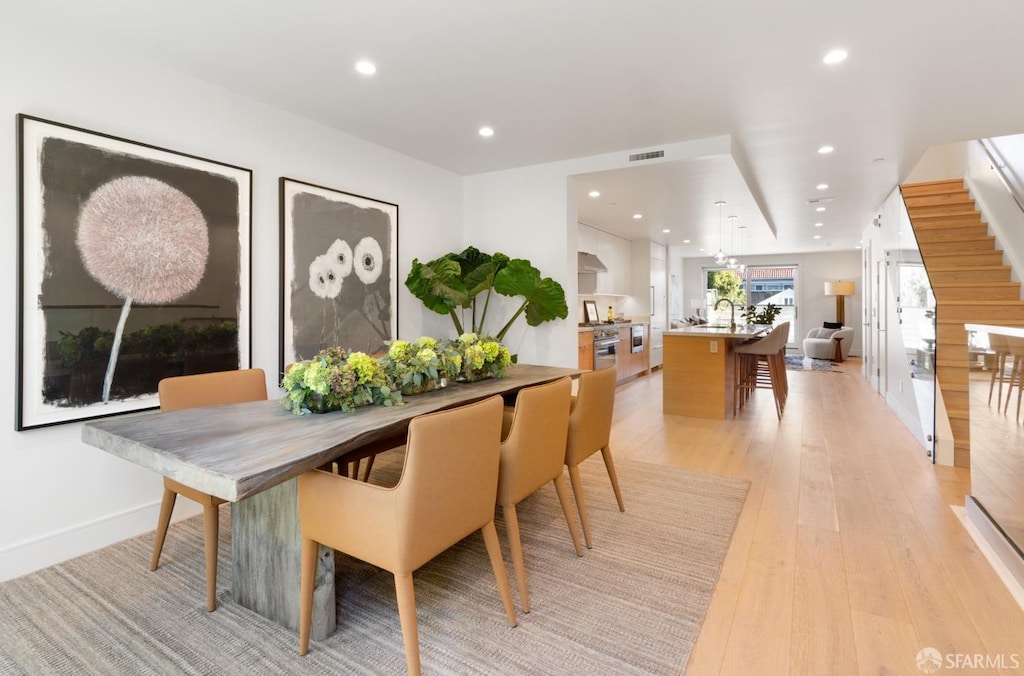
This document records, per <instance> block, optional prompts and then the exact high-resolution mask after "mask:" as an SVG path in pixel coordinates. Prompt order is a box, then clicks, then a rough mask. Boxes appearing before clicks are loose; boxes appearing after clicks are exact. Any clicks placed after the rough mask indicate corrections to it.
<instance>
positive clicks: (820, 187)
mask: <svg viewBox="0 0 1024 676" xmlns="http://www.w3.org/2000/svg"><path fill="white" fill-rule="evenodd" d="M814 187H815V188H817V189H818V190H828V183H819V184H818V185H816V186H814Z"/></svg>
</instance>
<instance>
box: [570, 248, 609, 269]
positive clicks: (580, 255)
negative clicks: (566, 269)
mask: <svg viewBox="0 0 1024 676" xmlns="http://www.w3.org/2000/svg"><path fill="white" fill-rule="evenodd" d="M576 255H577V259H576V272H608V267H607V266H606V265H605V264H604V263H602V262H601V259H600V258H598V257H597V256H595V255H594V254H592V253H587V252H586V251H577V252H576Z"/></svg>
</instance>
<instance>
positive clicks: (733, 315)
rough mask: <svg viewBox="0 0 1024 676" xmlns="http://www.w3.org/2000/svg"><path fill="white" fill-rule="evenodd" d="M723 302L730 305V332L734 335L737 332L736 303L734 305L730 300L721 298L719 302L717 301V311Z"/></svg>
mask: <svg viewBox="0 0 1024 676" xmlns="http://www.w3.org/2000/svg"><path fill="white" fill-rule="evenodd" d="M723 302H725V303H728V304H729V330H730V331H732V332H733V333H735V332H736V303H733V302H732V301H731V300H729V299H728V298H719V299H718V300H716V301H715V309H716V310H717V309H718V306H719V305H721V304H722V303H723Z"/></svg>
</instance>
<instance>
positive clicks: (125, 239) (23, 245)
mask: <svg viewBox="0 0 1024 676" xmlns="http://www.w3.org/2000/svg"><path fill="white" fill-rule="evenodd" d="M18 155H19V189H20V194H19V204H18V212H19V221H20V231H19V257H18V267H19V278H18V279H19V289H18V292H19V299H20V300H19V307H18V336H19V337H18V378H17V380H18V384H17V389H18V393H17V401H18V405H17V411H16V414H15V428H16V429H18V430H22V429H29V428H33V427H41V426H45V425H54V424H58V423H65V422H70V421H75V420H84V419H88V418H97V417H101V416H107V415H114V414H118V413H126V412H129V411H138V410H142V409H147V408H154V407H156V406H157V405H158V400H157V394H156V393H157V384H158V383H159V382H160V380H161V379H162V378H165V377H168V376H175V375H184V374H191V373H206V372H210V371H222V370H230V369H237V368H242V367H247V366H249V364H250V359H251V357H250V349H251V348H250V343H251V340H250V336H251V328H250V278H249V274H250V271H249V269H250V246H249V240H250V230H251V207H252V172H251V171H250V170H248V169H243V168H241V167H235V166H232V165H229V164H223V163H221V162H214V161H212V160H207V159H203V158H200V157H195V156H192V155H186V154H183V153H178V152H174V151H172V150H166V149H164V148H158V147H155V146H151V145H146V144H142V143H137V142H134V141H129V140H126V139H123V138H118V137H116V136H110V135H107V134H101V133H98V132H94V131H89V130H86V129H80V128H77V127H72V126H68V125H65V124H60V123H57V122H51V121H48V120H42V119H39V118H36V117H31V116H28V115H19V116H18Z"/></svg>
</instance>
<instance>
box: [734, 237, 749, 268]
mask: <svg viewBox="0 0 1024 676" xmlns="http://www.w3.org/2000/svg"><path fill="white" fill-rule="evenodd" d="M746 229H747V226H745V225H741V226H739V227H738V228H737V230H739V231H740V263H739V265H737V266H736V270H737V271H738V272H739V273H740V274H741V275H742V274H743V273H744V272H746V271H747V264H746V263H744V262H743V231H744V230H746Z"/></svg>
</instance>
